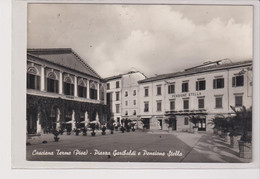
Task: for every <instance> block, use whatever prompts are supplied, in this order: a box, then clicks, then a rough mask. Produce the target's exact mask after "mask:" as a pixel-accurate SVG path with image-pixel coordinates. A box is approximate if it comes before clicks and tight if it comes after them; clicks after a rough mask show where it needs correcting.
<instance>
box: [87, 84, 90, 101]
mask: <svg viewBox="0 0 260 179" xmlns="http://www.w3.org/2000/svg"><path fill="white" fill-rule="evenodd" d="M89 84H90V83H89V80H87V98H88V99H89V93H90V88H89Z"/></svg>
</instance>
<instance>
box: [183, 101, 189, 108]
mask: <svg viewBox="0 0 260 179" xmlns="http://www.w3.org/2000/svg"><path fill="white" fill-rule="evenodd" d="M183 109H184V110H187V109H189V100H188V99H184V100H183Z"/></svg>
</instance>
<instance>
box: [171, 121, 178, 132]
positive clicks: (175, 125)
mask: <svg viewBox="0 0 260 179" xmlns="http://www.w3.org/2000/svg"><path fill="white" fill-rule="evenodd" d="M176 128H177V121H176V119H172V130H173V131H176Z"/></svg>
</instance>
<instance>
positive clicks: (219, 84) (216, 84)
mask: <svg viewBox="0 0 260 179" xmlns="http://www.w3.org/2000/svg"><path fill="white" fill-rule="evenodd" d="M219 88H224V78H219V79H214V80H213V89H219Z"/></svg>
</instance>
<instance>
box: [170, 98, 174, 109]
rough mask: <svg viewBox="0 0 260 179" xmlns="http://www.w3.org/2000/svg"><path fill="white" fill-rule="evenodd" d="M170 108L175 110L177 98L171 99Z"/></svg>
mask: <svg viewBox="0 0 260 179" xmlns="http://www.w3.org/2000/svg"><path fill="white" fill-rule="evenodd" d="M170 110H171V111H172V110H175V100H173V101H170Z"/></svg>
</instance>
